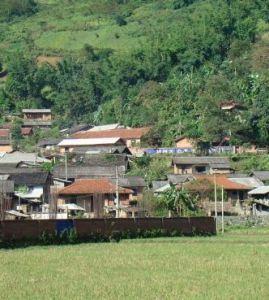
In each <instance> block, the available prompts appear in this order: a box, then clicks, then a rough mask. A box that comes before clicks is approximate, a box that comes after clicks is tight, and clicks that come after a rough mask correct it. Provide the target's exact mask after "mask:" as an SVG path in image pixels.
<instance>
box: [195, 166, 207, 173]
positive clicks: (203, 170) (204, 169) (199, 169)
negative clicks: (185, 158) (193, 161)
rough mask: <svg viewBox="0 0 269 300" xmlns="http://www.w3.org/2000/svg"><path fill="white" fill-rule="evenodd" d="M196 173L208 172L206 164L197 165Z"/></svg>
mask: <svg viewBox="0 0 269 300" xmlns="http://www.w3.org/2000/svg"><path fill="white" fill-rule="evenodd" d="M194 170H195V173H206V167H205V166H196V167H194Z"/></svg>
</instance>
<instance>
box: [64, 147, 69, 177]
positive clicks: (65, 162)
mask: <svg viewBox="0 0 269 300" xmlns="http://www.w3.org/2000/svg"><path fill="white" fill-rule="evenodd" d="M64 171H65V180H67V179H68V178H67V153H66V149H65V151H64Z"/></svg>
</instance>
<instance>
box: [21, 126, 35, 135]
mask: <svg viewBox="0 0 269 300" xmlns="http://www.w3.org/2000/svg"><path fill="white" fill-rule="evenodd" d="M32 134H33V128H32V127H22V128H21V135H22V136H23V137H28V136H31V135H32Z"/></svg>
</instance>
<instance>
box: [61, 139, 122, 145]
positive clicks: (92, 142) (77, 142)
mask: <svg viewBox="0 0 269 300" xmlns="http://www.w3.org/2000/svg"><path fill="white" fill-rule="evenodd" d="M118 142H122V144H124V142H123V141H122V140H121V139H120V138H119V137H115V138H97V139H91V138H89V139H65V140H63V141H61V142H60V143H59V144H58V145H59V146H61V147H68V146H93V145H115V144H116V143H118Z"/></svg>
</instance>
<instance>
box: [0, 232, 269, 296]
mask: <svg viewBox="0 0 269 300" xmlns="http://www.w3.org/2000/svg"><path fill="white" fill-rule="evenodd" d="M268 256H269V228H260V229H249V230H242V229H241V230H236V231H235V230H234V231H230V232H228V233H226V234H225V236H224V237H223V236H217V237H207V238H201V237H197V238H160V239H145V240H126V241H122V242H120V243H118V244H116V243H115V244H114V243H110V244H81V245H74V246H48V247H30V248H25V249H16V250H1V251H0V261H1V267H0V295H1V299H268V298H269V286H268V278H269V260H268Z"/></svg>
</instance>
